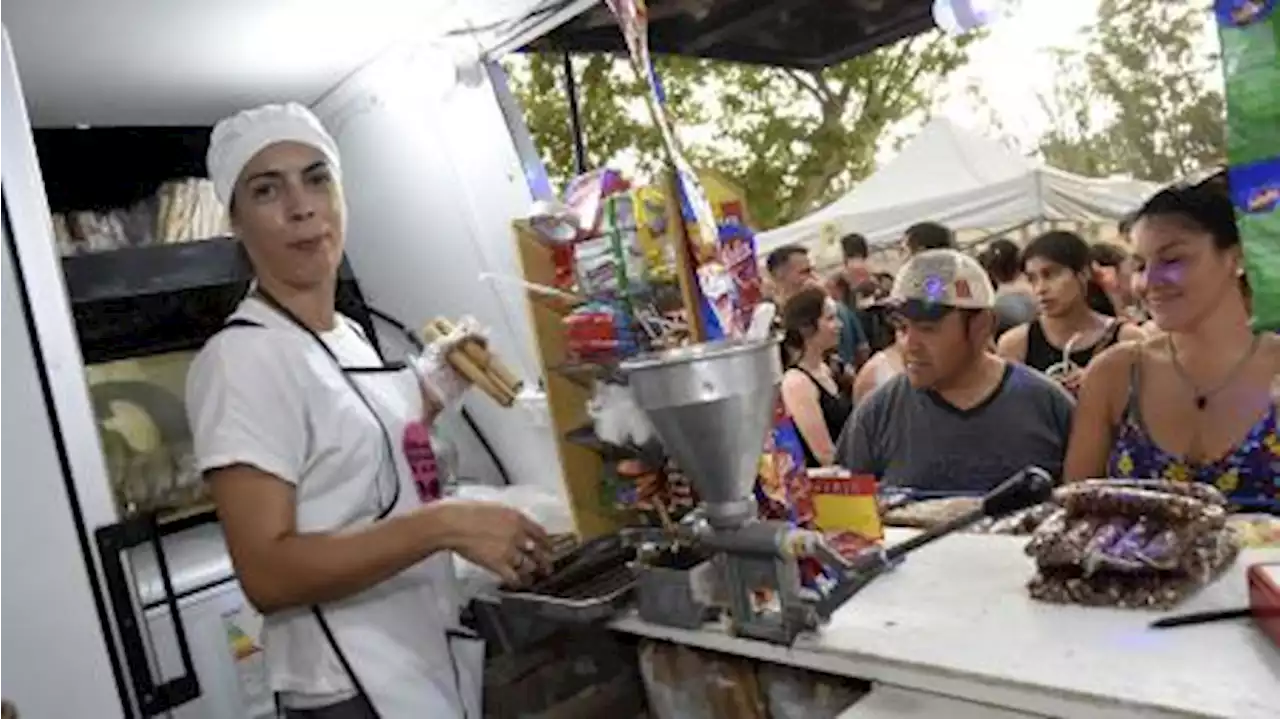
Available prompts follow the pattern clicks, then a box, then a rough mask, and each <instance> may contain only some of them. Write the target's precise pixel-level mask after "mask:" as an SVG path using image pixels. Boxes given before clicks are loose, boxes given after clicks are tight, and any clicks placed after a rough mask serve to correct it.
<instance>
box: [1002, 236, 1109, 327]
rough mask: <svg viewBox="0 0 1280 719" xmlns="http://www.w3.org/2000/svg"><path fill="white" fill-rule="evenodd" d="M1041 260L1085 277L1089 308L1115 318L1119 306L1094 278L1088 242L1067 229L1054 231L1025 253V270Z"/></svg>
mask: <svg viewBox="0 0 1280 719" xmlns="http://www.w3.org/2000/svg"><path fill="white" fill-rule="evenodd" d="M1036 257H1040V258H1043V259H1046V260H1048V261H1050V262H1052V263H1054V264H1057V265H1062V266H1063V267H1065V268H1067V269H1068V270H1070V271H1071V272H1072V273H1073V274H1077V275H1079V274H1083V275H1085V277H1086V283H1085V289H1084V298H1085V302H1087V303H1088V304H1089V308H1090V309H1092V310H1093V311H1094V312H1097V313H1099V314H1104V315H1107V316H1108V317H1115V316H1116V307H1115V304H1114V303H1112V301H1111V298H1110V297H1109V296H1108V295H1107V292H1106V290H1104V289H1102V285H1100V284H1098V281H1097V280H1096V279H1094V277H1093V255H1092V253H1091V251H1090V248H1089V243H1088V242H1086V241H1085V240H1084V238H1083V237H1081V236H1080V235H1077V234H1076V233H1074V232H1067V231H1066V230H1051V231H1049V232H1046V233H1044V234H1043V235H1040V236H1039V237H1037V238H1035V239H1034V240H1032V241H1031V242H1029V243H1027V246H1026V247H1025V248H1023V250H1022V269H1023V270H1024V271H1025V270H1026V269H1027V262H1029V261H1031V260H1032V259H1033V258H1036Z"/></svg>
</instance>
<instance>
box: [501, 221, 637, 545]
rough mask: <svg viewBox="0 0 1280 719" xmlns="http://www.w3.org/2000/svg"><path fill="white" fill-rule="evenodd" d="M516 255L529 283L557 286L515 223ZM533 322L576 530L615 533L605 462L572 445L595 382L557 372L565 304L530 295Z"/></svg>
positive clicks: (535, 245)
mask: <svg viewBox="0 0 1280 719" xmlns="http://www.w3.org/2000/svg"><path fill="white" fill-rule="evenodd" d="M512 229H513V231H514V233H515V241H516V248H517V253H518V255H519V257H520V264H521V266H522V267H523V269H524V275H525V279H526V280H527V281H529V282H533V283H536V284H541V285H548V286H554V285H555V262H554V261H553V259H552V252H551V250H550V249H549V248H547V247H546V246H545V245H543V244H542V243H541V242H539V241H538V240H537V238H536V237H535V236H534V234H533V231H532V229H530V228H529V226H528V225H527V223H524V222H522V221H517V222H515V223H513V224H512ZM526 304H527V305H528V308H529V321H530V323H531V324H532V326H533V334H534V338H535V339H536V340H537V343H538V361H539V362H540V363H541V364H542V376H543V377H545V378H546V381H545V389H546V393H547V407H548V409H549V411H550V415H551V429H552V432H553V433H554V434H555V438H556V454H557V455H558V456H559V458H560V467H561V468H562V469H563V472H564V474H563V477H562V479H563V481H564V490H565V497H566V498H567V499H568V501H569V508H570V510H571V512H572V513H573V522H574V527H575V529H576V530H577V532H578V534H579V535H581V536H582V537H584V538H592V537H597V536H600V535H602V534H607V533H609V532H613V531H616V530H617V529H618V527H619V524H620V523H619V518H618V515H617V513H615V512H612V511H610V510H609V505H608V504H607V501H606V497H604V496H603V495H604V492H603V486H604V485H603V482H602V478H603V473H604V463H603V461H602V460H601V458H600V455H599V454H597V453H595V452H593V451H591V450H590V449H587V448H585V447H582V446H579V445H576V444H573V443H570V442H568V441H567V440H566V439H565V435H566V434H567V433H568V432H569V430H572V429H575V428H577V427H581V426H582V425H583V424H586V423H587V422H588V421H589V417H588V416H587V402H588V401H590V399H591V395H592V385H591V383H585V384H584V383H581V382H579V381H575V380H574V379H573V378H570V377H567V376H565V375H564V374H562V373H559V372H557V371H556V369H555V368H557V367H560V366H563V365H565V360H566V358H567V353H566V351H565V331H564V329H565V328H564V318H565V315H566V314H567V313H568V309H569V308H568V307H567V306H566V305H564V304H563V303H558V302H555V301H554V300H551V301H548V300H547V299H546V298H544V297H542V296H541V295H538V294H535V293H532V292H529V293H526Z"/></svg>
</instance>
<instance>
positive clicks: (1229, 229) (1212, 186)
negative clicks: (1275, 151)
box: [1133, 176, 1240, 250]
mask: <svg viewBox="0 0 1280 719" xmlns="http://www.w3.org/2000/svg"><path fill="white" fill-rule="evenodd" d="M1144 217H1177V218H1180V219H1182V220H1184V221H1186V222H1189V223H1191V224H1192V225H1194V226H1195V227H1197V228H1199V229H1201V230H1204V231H1205V232H1207V233H1209V235H1210V236H1211V237H1213V244H1214V246H1215V247H1217V248H1218V249H1219V250H1227V249H1230V248H1232V247H1238V246H1239V245H1240V229H1239V228H1238V227H1236V213H1235V208H1234V207H1233V206H1232V205H1231V198H1230V196H1228V195H1227V194H1226V192H1225V188H1224V187H1223V185H1222V183H1220V182H1217V181H1216V176H1215V177H1211V178H1209V179H1208V180H1206V181H1204V182H1201V183H1200V184H1198V185H1174V186H1173V187H1167V188H1165V189H1163V190H1161V191H1159V192H1157V193H1156V194H1155V195H1154V196H1153V197H1152V198H1151V199H1150V200H1147V202H1146V204H1145V205H1143V206H1142V207H1141V208H1139V209H1138V211H1137V212H1136V213H1134V216H1133V222H1134V224H1137V222H1138V221H1139V220H1141V219H1143V218H1144Z"/></svg>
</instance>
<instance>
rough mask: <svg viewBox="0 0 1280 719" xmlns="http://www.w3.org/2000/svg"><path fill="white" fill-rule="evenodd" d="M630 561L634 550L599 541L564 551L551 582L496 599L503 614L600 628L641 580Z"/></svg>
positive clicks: (501, 593)
mask: <svg viewBox="0 0 1280 719" xmlns="http://www.w3.org/2000/svg"><path fill="white" fill-rule="evenodd" d="M562 546H563V545H562ZM566 549H567V548H566ZM634 560H635V549H634V548H633V547H629V546H627V545H626V544H625V543H623V542H622V541H621V539H620V538H619V537H617V536H616V535H615V536H608V537H601V538H598V539H595V540H592V541H591V542H588V543H587V544H584V545H581V546H578V547H574V548H572V549H567V551H564V552H563V553H562V554H561V556H560V557H558V558H557V560H556V562H555V567H556V568H555V571H553V572H552V574H551V576H550V577H547V578H545V579H543V580H542V581H539V582H538V583H537V584H535V585H534V586H533V587H531V588H527V589H522V588H510V589H502V590H500V591H499V593H498V596H499V598H500V600H501V603H502V608H503V610H509V611H517V612H523V613H529V614H532V615H534V616H537V617H539V618H543V619H548V620H551V621H557V622H567V623H575V624H589V623H593V622H598V621H601V620H604V619H608V618H609V617H611V616H613V615H614V614H616V613H617V612H618V610H620V609H621V608H622V607H623V606H625V605H626V604H627V603H628V602H629V601H630V599H631V594H632V592H633V591H634V590H635V587H636V583H637V581H638V578H639V573H638V572H637V571H636V570H635V569H634V568H633V567H632V566H631V565H632V563H633V562H634Z"/></svg>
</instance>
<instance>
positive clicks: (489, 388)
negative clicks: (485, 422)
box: [414, 317, 524, 407]
mask: <svg viewBox="0 0 1280 719" xmlns="http://www.w3.org/2000/svg"><path fill="white" fill-rule="evenodd" d="M422 337H423V339H424V340H425V341H426V348H425V349H424V351H423V353H422V355H421V356H420V357H418V358H417V359H416V360H415V361H414V367H415V368H416V369H417V371H418V375H419V377H421V378H422V381H423V383H424V384H426V385H427V387H428V389H430V390H431V391H432V393H434V394H435V396H436V397H437V398H438V399H439V400H440V401H441V402H443V403H444V404H445V405H449V404H452V403H454V402H456V401H457V400H458V399H459V398H460V397H461V396H462V393H463V392H465V391H466V389H467V387H468V386H474V387H477V388H479V389H480V390H481V391H483V392H484V393H485V394H487V395H489V397H490V398H492V399H493V401H495V402H497V403H498V404H500V405H502V406H503V407H510V406H511V405H512V404H514V403H515V401H516V395H518V394H519V393H520V390H521V389H522V388H523V387H524V381H523V380H521V379H520V378H519V377H517V376H516V375H515V374H514V373H512V371H511V370H510V369H508V368H507V366H506V364H505V363H503V362H502V360H500V359H499V358H498V357H497V356H496V355H494V353H493V351H492V350H490V348H489V343H488V341H487V340H486V338H485V335H484V331H483V329H482V328H481V327H480V324H479V323H478V322H476V321H475V320H474V319H472V318H470V317H464V318H462V319H461V320H460V321H458V323H457V324H455V323H453V322H451V321H450V320H447V319H445V318H443V317H437V318H436V319H434V320H432V321H431V322H429V323H427V325H426V326H425V327H423V329H422Z"/></svg>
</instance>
